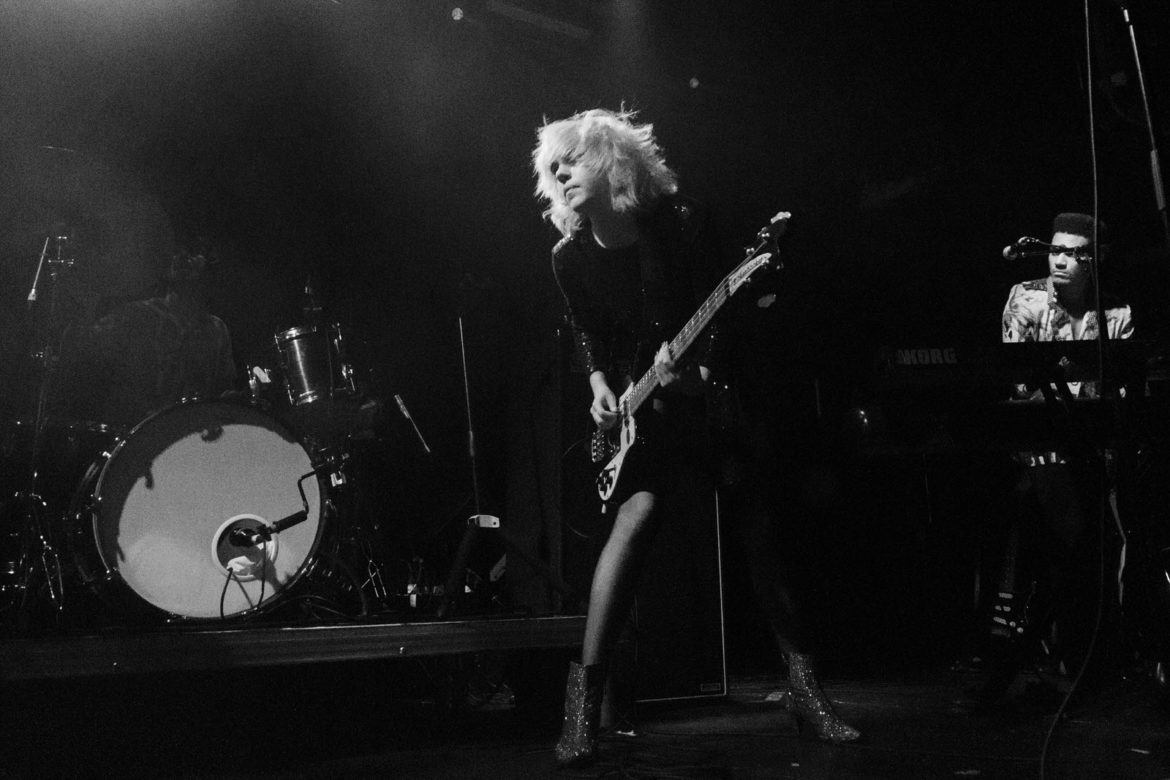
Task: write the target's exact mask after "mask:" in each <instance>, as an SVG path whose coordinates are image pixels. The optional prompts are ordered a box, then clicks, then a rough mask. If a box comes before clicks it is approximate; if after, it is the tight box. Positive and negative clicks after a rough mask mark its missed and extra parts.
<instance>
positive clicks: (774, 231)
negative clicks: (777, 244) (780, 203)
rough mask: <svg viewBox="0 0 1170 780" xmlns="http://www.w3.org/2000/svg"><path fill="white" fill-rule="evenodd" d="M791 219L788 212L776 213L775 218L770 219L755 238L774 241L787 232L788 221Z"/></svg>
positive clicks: (790, 214)
mask: <svg viewBox="0 0 1170 780" xmlns="http://www.w3.org/2000/svg"><path fill="white" fill-rule="evenodd" d="M790 219H792V213H791V212H789V211H777V212H776V216H774V217H772V219H771V221H770V222H769V223H768V224H767V225H765V226H764V227H763V228H761V229H760V232H759V233H758V234H757V237H758V238H760V239H761V240H765V241H775V240H776V239H778V238H780V236H782V235H784V234H785V233H787V232H788V220H790Z"/></svg>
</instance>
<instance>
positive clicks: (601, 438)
mask: <svg viewBox="0 0 1170 780" xmlns="http://www.w3.org/2000/svg"><path fill="white" fill-rule="evenodd" d="M617 451H618V444H617V442H615V441H614V437H613V436H611V435H610V434H609V433H607V432H605V431H603V430H601V429H600V428H597V429H594V431H593V435H592V437H590V439H589V458H590V460H592V461H593V462H594V463H601V462H602V461H606V460H609V459H610V458H612V457H613V456H614V455H615V454H616V453H617Z"/></svg>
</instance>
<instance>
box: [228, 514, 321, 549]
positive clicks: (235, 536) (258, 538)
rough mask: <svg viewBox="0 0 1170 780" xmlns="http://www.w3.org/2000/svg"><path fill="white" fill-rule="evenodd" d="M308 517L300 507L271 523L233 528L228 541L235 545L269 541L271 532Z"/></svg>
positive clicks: (273, 532) (300, 521)
mask: <svg viewBox="0 0 1170 780" xmlns="http://www.w3.org/2000/svg"><path fill="white" fill-rule="evenodd" d="M308 519H309V513H308V512H307V511H305V510H303V509H302V510H300V511H299V512H293V513H292V514H291V515H289V516H288V517H282V518H281V519H279V520H277V521H276V522H275V523H273V524H272V525H258V526H256V527H254V528H250V529H249V528H233V529H232V530H231V531H230V532H229V533H228V541H229V542H231V543H232V544H233V545H234V546H236V547H255V546H256V545H258V544H262V543H264V542H269V541H271V540H272V535H273V534H278V533H280V532H281V531H285V530H287V529H289V528H292V527H293V526H294V525H298V524H300V523H303V522H305V521H306V520H308Z"/></svg>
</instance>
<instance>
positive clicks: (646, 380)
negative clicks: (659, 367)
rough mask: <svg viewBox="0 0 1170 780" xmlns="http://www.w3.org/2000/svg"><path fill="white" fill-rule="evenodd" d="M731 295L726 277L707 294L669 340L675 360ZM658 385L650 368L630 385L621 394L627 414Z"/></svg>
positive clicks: (633, 411)
mask: <svg viewBox="0 0 1170 780" xmlns="http://www.w3.org/2000/svg"><path fill="white" fill-rule="evenodd" d="M730 297H731V285H730V283H729V280H728V279H726V278H725V279H724V280H723V281H721V282H720V283H719V284H718V285H716V287H715V289H714V290H712V291H711V294H710V295H708V296H707V300H705V301H704V302H703V305H702V306H700V307H699V310H698V311H696V312H695V313H694V315H693V316H692V317H691V318H690V319H689V320H688V321H687V324H686V325H684V326H683V327H682V330H680V331H679V332H678V335H676V336H675V337H674V338H673V339H672V340H671V342H670V354H671V356H672V357H673V358H674V359H675V360H680V359H681V358H682V357H683V355H685V354H686V351H687V350H688V349H690V348H691V346H692V345H693V344H694V343H695V339H697V338H698V337H699V334H700V333H702V332H703V329H704V328H706V327H707V326H708V325H709V324H711V320H712V319H714V318H715V315H716V314H717V313H718V312H719V310H720V309H721V308H722V307H723V304H725V303H726V302H727V299H728V298H730ZM656 387H658V375H657V374H656V373H655V372H654V369H653V368H651V369H650V370H648V371H647V372H646V373H645V374H643V375H642V378H641V379H639V380H638V381H637V382H635V383H634V384H632V385H630V388H629V390H627V391H626V393H625V394H624V396H623V407H624V410H625V413H626V414H627V415H633V414H635V413H636V412H637V411H638V409H639V408H640V407H641V406H642V404H643V403H645V401H646V399H647V398H649V397H650V394H651V393H653V392H654V389H655V388H656Z"/></svg>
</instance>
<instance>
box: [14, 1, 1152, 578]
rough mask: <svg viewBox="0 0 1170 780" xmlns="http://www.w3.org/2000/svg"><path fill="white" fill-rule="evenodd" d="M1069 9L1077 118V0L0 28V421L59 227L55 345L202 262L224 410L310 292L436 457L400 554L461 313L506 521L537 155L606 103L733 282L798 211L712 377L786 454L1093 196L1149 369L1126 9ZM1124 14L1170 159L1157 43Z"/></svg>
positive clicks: (420, 12) (438, 419) (488, 497)
mask: <svg viewBox="0 0 1170 780" xmlns="http://www.w3.org/2000/svg"><path fill="white" fill-rule="evenodd" d="M1090 6H1091V12H1092V13H1091V16H1092V22H1093V36H1092V41H1093V45H1092V51H1093V61H1092V62H1093V72H1092V84H1093V88H1092V89H1091V90H1090V89H1088V87H1089V83H1090V82H1089V78H1090V76H1089V73H1088V71H1087V69H1086V57H1085V43H1084V38H1085V35H1084V19H1083V16H1082V5H1081V4H1080V3H1077V2H1069V1H1062V2H1036V1H1032V2H1029V1H1026V0H978V1H977V0H957V1H956V2H947V3H939V2H925V1H924V0H904V1H903V2H888V3H856V2H844V1H843V0H841V1H836V2H834V1H832V0H827V1H823V2H803V3H799V2H787V1H785V0H776V1H775V2H752V3H734V2H721V3H717V2H709V0H675V1H672V2H637V1H636V0H610V1H607V2H584V1H583V0H579V1H571V0H555V1H551V2H543V3H538V2H533V1H532V0H507V2H504V0H500V1H499V2H496V1H494V0H469V2H466V3H455V2H435V1H434V0H417V1H411V2H406V1H404V2H389V1H386V2H378V1H375V0H336V2H328V0H280V1H279V2H276V1H274V0H255V1H251V2H229V1H227V0H165V2H164V1H163V0H88V1H85V2H82V1H81V0H77V1H73V0H51V1H48V2H46V1H45V0H5V2H3V4H2V5H0V163H2V164H3V172H4V173H3V178H2V179H0V242H2V243H0V253H2V257H0V291H2V294H3V301H2V302H0V307H2V313H0V347H2V354H0V358H2V359H3V362H2V365H3V370H2V373H3V382H2V386H0V411H3V413H4V416H5V417H6V418H10V419H11V418H21V417H27V416H28V410H29V409H30V408H31V407H30V405H29V404H30V397H31V389H32V388H30V379H31V378H32V377H33V376H35V372H33V371H32V366H31V365H30V364H29V363H28V361H27V359H26V357H25V356H26V354H27V350H28V346H29V344H30V340H31V339H32V333H31V325H32V322H33V320H34V317H33V315H32V314H31V313H30V312H29V310H28V309H27V308H26V306H25V304H24V298H25V297H26V296H27V293H28V288H29V285H30V284H31V280H32V277H33V273H34V271H35V267H36V261H37V258H38V255H39V252H40V248H41V245H42V243H43V241H44V238H45V236H46V235H48V233H49V232H50V231H51V230H52V229H53V225H54V224H57V223H62V222H65V223H69V224H71V225H72V226H74V229H75V231H76V232H75V241H74V245H75V247H76V252H77V265H76V267H75V268H74V269H73V270H72V271H71V272H70V273H69V274H68V275H67V277H66V278H65V280H64V281H63V282H62V285H61V287H60V295H61V301H62V305H61V306H60V312H61V315H62V320H63V321H62V322H58V323H55V324H54V326H53V330H55V331H56V332H60V329H61V328H62V327H63V325H64V324H65V323H66V322H75V323H76V322H86V321H89V320H92V319H93V318H94V317H96V316H99V315H100V314H102V313H103V312H104V311H106V310H108V309H109V308H110V307H111V306H113V305H115V304H116V303H119V302H122V301H125V300H131V299H135V298H139V297H144V296H145V295H147V294H149V293H150V292H151V291H152V286H153V285H154V283H155V279H156V276H157V269H158V260H159V258H165V257H167V256H168V255H169V253H170V251H171V248H172V246H173V242H174V241H175V239H176V237H178V238H179V239H182V238H183V237H186V236H193V235H198V236H203V237H205V238H206V239H207V240H208V241H210V242H211V244H212V245H214V247H215V248H216V254H217V256H218V259H219V262H218V263H217V265H216V266H215V267H214V268H213V269H212V272H211V274H210V281H211V282H212V284H213V287H212V290H211V292H210V306H211V309H212V311H213V312H215V313H216V314H218V315H219V316H220V317H222V318H223V319H224V320H225V321H226V322H227V324H228V325H229V327H230V328H231V330H232V334H233V343H234V349H235V354H236V358H237V362H238V363H239V366H240V375H241V378H242V377H243V375H244V369H245V367H246V366H251V365H269V366H271V365H273V364H275V362H276V355H275V354H274V352H273V347H272V337H273V334H274V333H276V332H277V331H279V330H282V329H284V328H287V327H290V326H293V325H296V324H298V323H299V322H301V321H302V320H303V315H302V314H301V311H300V307H301V305H302V298H301V291H302V289H303V287H304V285H305V282H306V279H307V278H309V277H311V278H312V280H313V283H314V285H315V286H316V288H317V289H318V292H319V295H320V298H321V301H322V303H323V305H324V308H325V311H326V314H327V315H328V316H329V317H330V318H331V319H333V320H337V321H340V322H341V323H342V325H343V327H345V328H346V332H347V335H348V336H350V338H351V340H352V343H353V345H354V352H355V356H356V357H357V359H358V364H359V368H360V369H361V370H362V371H363V372H365V373H367V374H368V375H370V376H371V377H372V381H373V382H374V383H375V388H376V389H378V391H379V392H381V393H382V394H383V396H384V397H385V396H388V394H392V393H399V394H400V395H401V396H402V397H403V399H404V400H405V401H406V402H407V404H408V405H409V406H410V408H411V411H412V412H413V414H414V417H415V420H416V421H417V423H418V425H419V428H420V429H421V430H422V432H423V434H424V435H425V436H426V438H427V439H428V442H429V443H430V445H431V447H432V448H433V450H434V454H433V455H432V456H430V457H429V458H428V459H424V458H422V457H421V456H419V453H418V452H417V451H416V449H417V448H414V449H412V447H413V439H411V437H410V436H409V435H408V433H407V432H405V431H401V430H400V431H399V432H398V434H397V435H398V436H399V437H400V441H399V445H398V446H400V447H401V449H402V450H403V451H404V452H409V453H413V454H412V455H411V457H413V458H415V461H414V462H413V464H414V465H413V466H412V467H411V468H409V469H405V470H403V471H401V472H399V473H398V474H397V475H391V476H390V477H389V479H387V482H389V483H394V484H393V485H392V488H391V490H392V492H393V494H394V496H395V497H394V499H393V500H394V501H396V502H400V503H399V504H398V505H397V506H393V507H390V508H388V509H387V510H386V511H387V513H388V515H390V516H391V517H392V518H394V519H395V522H399V523H404V524H409V523H415V524H421V525H423V526H435V525H441V524H443V523H445V522H447V521H448V520H449V518H450V517H452V516H454V515H456V514H458V512H459V511H460V510H461V508H462V507H465V506H466V504H467V501H468V491H469V485H470V473H469V472H470V470H469V467H468V462H467V453H466V446H465V440H466V429H467V420H466V417H465V405H464V385H463V372H462V361H461V348H460V347H461V345H460V330H459V318H460V316H462V317H463V327H464V337H465V339H466V348H467V349H466V351H467V357H468V365H469V373H468V379H469V384H470V386H471V391H472V392H471V398H472V407H473V411H474V416H475V422H476V428H477V429H478V430H477V432H478V433H479V434H480V439H479V441H480V451H479V455H480V461H481V463H480V468H481V473H480V480H481V490H482V494H483V495H482V498H483V501H484V502H485V503H486V504H488V506H487V507H485V509H493V508H496V509H498V508H499V507H501V506H502V505H503V495H504V492H505V489H506V488H505V485H506V482H507V468H506V467H505V463H506V462H507V460H508V456H507V454H506V453H507V450H508V446H509V443H508V437H509V433H508V431H509V424H508V420H509V417H510V416H513V417H514V415H515V414H516V413H517V409H518V408H519V409H520V410H523V407H524V404H523V401H524V399H526V398H528V397H532V396H534V395H535V394H536V393H537V392H538V387H537V386H538V385H540V384H541V383H542V382H544V381H545V380H546V379H547V376H548V372H547V368H548V366H550V365H555V360H554V358H553V356H555V352H556V346H555V344H556V340H555V337H554V333H555V330H556V328H557V327H558V325H559V323H560V317H561V314H562V312H561V302H560V298H559V294H558V292H557V290H556V287H555V285H554V283H553V279H552V275H551V271H550V267H549V249H550V247H551V245H552V244H553V243H554V242H555V240H556V236H555V235H554V234H553V232H552V230H551V229H550V228H549V227H548V226H547V224H543V223H542V221H541V218H540V207H539V206H538V204H537V203H536V202H535V200H534V198H533V195H532V190H533V186H534V180H533V177H532V174H531V171H530V166H529V154H530V150H531V147H532V144H533V142H534V139H535V135H534V131H535V129H536V127H537V126H539V125H540V124H541V122H542V121H543V119H544V118H545V117H547V118H550V119H552V118H560V117H562V116H565V115H568V114H569V113H572V112H574V111H578V110H583V109H586V108H591V107H595V106H604V107H610V108H615V107H618V106H620V105H622V104H623V103H624V104H625V105H626V106H629V107H633V108H636V109H638V110H639V111H640V116H641V119H642V120H643V121H650V122H653V123H654V125H655V128H656V132H657V134H658V137H659V140H660V141H661V143H662V145H663V146H664V147H665V149H666V151H667V159H668V162H669V163H670V164H671V165H673V166H674V167H675V168H676V170H677V171H678V172H679V174H680V176H681V180H682V183H683V187H684V190H685V191H687V192H688V193H690V194H692V195H694V196H696V197H698V198H700V199H702V200H704V201H707V202H709V203H711V204H713V205H714V206H715V207H716V208H717V209H718V214H719V218H720V222H721V227H722V232H723V234H724V237H725V239H726V242H727V245H728V255H729V257H734V256H735V254H736V253H737V251H738V249H737V246H742V245H745V244H747V243H749V242H750V239H751V237H752V236H753V235H754V233H755V231H756V229H757V228H758V227H759V226H761V225H763V224H764V223H765V222H766V221H767V220H768V218H769V217H770V216H771V215H772V214H773V213H775V212H776V211H777V210H780V209H784V210H788V211H791V212H792V213H793V214H794V217H793V220H792V230H791V234H790V236H789V237H788V238H787V239H786V245H785V252H786V261H787V268H786V270H785V272H784V274H783V275H782V276H781V277H779V279H778V280H777V281H776V283H777V284H778V290H779V292H780V296H781V298H780V304H779V305H777V306H774V307H772V308H770V309H767V310H760V311H757V312H750V311H749V313H748V316H747V317H746V318H745V323H744V324H745V327H744V328H743V335H742V337H741V339H740V340H739V342H738V345H739V348H738V351H737V360H738V361H739V363H740V365H741V366H743V367H746V368H748V369H749V371H747V372H746V373H747V375H748V379H749V381H748V384H749V390H750V392H749V395H751V396H752V397H754V398H756V399H765V402H764V403H763V405H762V413H763V415H764V417H765V419H767V420H770V423H769V424H771V425H773V426H774V427H775V428H776V430H777V434H776V435H777V436H778V437H781V436H782V432H783V431H786V430H788V429H790V428H791V427H792V424H791V423H792V420H794V419H801V418H802V416H807V415H808V414H809V413H811V411H812V409H813V406H812V404H813V402H812V401H811V400H809V397H808V396H807V395H806V394H804V395H802V393H805V391H806V390H807V388H808V386H809V382H811V381H812V379H813V378H815V379H816V380H817V383H818V387H819V389H820V391H821V393H822V409H821V412H822V415H823V416H824V418H825V419H828V420H830V421H833V420H845V419H847V418H848V415H849V410H850V409H851V408H853V407H854V406H856V404H858V403H859V402H860V401H859V399H864V398H865V397H866V394H867V387H868V386H867V382H868V380H869V369H870V367H871V364H872V358H873V355H874V353H875V352H876V351H877V350H879V349H880V348H882V347H886V346H916V347H919V346H946V345H953V344H988V343H990V344H994V343H995V342H996V341H997V340H998V338H999V333H998V319H999V314H1000V310H1001V308H1002V305H1003V301H1004V299H1005V296H1006V291H1007V289H1008V287H1009V286H1010V284H1011V283H1013V282H1015V281H1019V280H1022V279H1025V278H1035V277H1038V276H1041V275H1043V274H1044V273H1046V270H1045V266H1044V261H1043V259H1040V260H1039V261H1028V262H1020V263H1016V264H1009V263H1006V262H1005V261H1003V260H1002V259H1001V256H1000V250H1001V249H1002V247H1003V246H1004V245H1005V244H1008V243H1010V242H1011V241H1012V240H1014V239H1015V238H1017V237H1019V236H1021V235H1034V236H1038V237H1040V238H1042V239H1047V238H1048V237H1049V235H1050V232H1049V231H1050V227H1049V226H1050V222H1051V218H1052V216H1053V214H1054V213H1056V212H1058V211H1064V210H1091V209H1092V207H1093V206H1092V204H1093V183H1094V177H1096V181H1097V183H1098V187H1099V195H1100V212H1101V214H1102V216H1103V217H1104V218H1105V220H1106V222H1107V223H1108V224H1109V225H1110V227H1111V229H1112V234H1113V238H1114V249H1115V251H1114V254H1113V256H1112V258H1111V259H1110V261H1109V263H1108V265H1107V267H1106V269H1105V270H1104V271H1103V273H1104V274H1105V275H1106V283H1107V284H1108V285H1110V286H1111V287H1113V288H1114V289H1116V290H1118V291H1119V292H1122V293H1124V294H1126V295H1128V296H1129V297H1130V299H1131V301H1132V302H1133V304H1134V307H1135V310H1136V311H1137V312H1138V317H1139V319H1138V322H1139V327H1140V328H1142V329H1143V332H1144V333H1145V334H1147V335H1149V336H1151V337H1152V338H1153V340H1154V341H1158V340H1160V339H1161V335H1162V333H1163V332H1164V330H1165V325H1166V322H1165V320H1166V316H1165V315H1166V311H1165V306H1164V300H1165V290H1166V284H1165V280H1166V278H1167V273H1166V267H1167V265H1168V264H1170V258H1168V257H1167V252H1166V249H1165V246H1164V243H1163V238H1162V235H1161V229H1160V225H1159V221H1158V218H1157V214H1156V210H1155V203H1154V194H1153V186H1152V183H1151V174H1150V168H1149V138H1148V134H1147V130H1146V126H1145V119H1144V115H1143V113H1142V110H1141V102H1140V94H1139V91H1138V89H1137V79H1136V71H1135V68H1134V60H1133V55H1132V50H1131V48H1130V45H1129V41H1128V38H1127V32H1126V28H1125V27H1124V24H1123V22H1122V14H1121V10H1120V7H1119V5H1118V4H1117V3H1114V2H1103V1H1099V0H1094V2H1092V3H1090ZM456 7H459V8H460V9H461V10H462V12H463V15H462V18H461V19H459V20H458V21H456V20H455V19H454V18H453V17H452V11H453V9H454V8H456ZM1131 8H1132V10H1133V15H1134V19H1135V23H1136V29H1137V33H1138V35H1139V39H1138V41H1139V45H1140V47H1141V48H1140V52H1141V55H1142V58H1143V65H1144V69H1145V76H1146V80H1147V87H1148V92H1149V96H1150V99H1151V103H1152V108H1153V111H1154V114H1155V125H1156V127H1157V128H1158V130H1159V132H1160V133H1162V134H1161V135H1160V138H1161V139H1164V137H1165V136H1164V128H1165V127H1166V126H1167V124H1168V120H1170V117H1167V113H1168V109H1167V106H1170V78H1168V74H1170V67H1168V66H1170V55H1168V47H1170V35H1168V26H1170V22H1168V20H1167V14H1166V13H1165V9H1164V8H1162V7H1161V4H1160V3H1156V2H1136V0H1135V2H1133V3H1132V5H1131ZM1089 93H1091V94H1092V97H1093V106H1094V109H1095V111H1096V121H1095V125H1094V127H1095V130H1096V135H1095V140H1096V147H1095V148H1094V147H1093V146H1092V145H1091V142H1090V141H1091V138H1090V132H1089V128H1090V123H1089V119H1088V116H1089V115H1088V102H1087V96H1088V94H1089ZM45 146H53V147H62V148H65V149H68V150H72V151H69V152H49V151H47V150H45V149H43V148H42V147H45ZM1094 152H1095V155H1094ZM1094 160H1095V163H1096V166H1095V167H1094ZM581 381H583V379H582V380H581ZM794 387H795V388H797V391H796V392H794V391H793V388H794ZM769 398H771V399H773V400H774V401H775V403H774V404H773V405H771V406H769V405H768V404H767V399H769ZM517 399H519V403H518V402H517ZM843 424H844V423H843ZM424 461H425V462H424ZM884 465H885V466H887V467H888V464H884ZM862 472H863V473H865V472H864V470H862ZM908 479H909V480H910V481H912V482H914V481H916V480H920V475H918V474H915V475H914V476H912V477H909V478H908ZM407 480H409V482H407V483H405V484H402V483H403V482H405V481H407ZM894 481H895V482H896V481H897V480H896V479H895V480H894ZM886 484H889V482H888V481H887V483H886ZM915 484H918V482H915ZM826 490H829V491H830V492H831V490H832V488H831V487H829V488H826ZM420 496H425V497H426V498H420ZM899 502H900V503H899V506H901V507H902V509H901V510H900V511H903V512H906V511H911V510H907V509H906V508H905V507H906V504H905V502H903V501H901V500H900V499H899ZM959 503H961V501H960V502H959ZM879 504H880V502H877V503H875V509H874V512H878V511H879V510H880V507H879ZM919 509H920V508H918V509H914V510H913V511H915V512H918V511H919ZM870 533H875V532H873V531H871V532H870ZM917 541H918V542H921V539H918V540H917ZM898 549H901V550H905V549H906V547H905V545H899V547H898ZM839 565H840V566H841V567H842V568H848V564H847V563H843V562H839ZM942 568H946V567H945V566H943V567H942ZM914 587H918V584H917V583H916V584H915V585H914ZM842 598H847V596H843V597H842Z"/></svg>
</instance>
